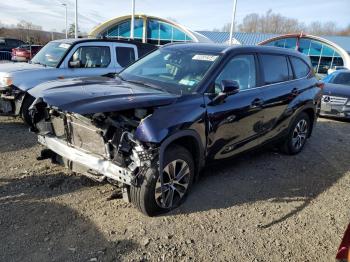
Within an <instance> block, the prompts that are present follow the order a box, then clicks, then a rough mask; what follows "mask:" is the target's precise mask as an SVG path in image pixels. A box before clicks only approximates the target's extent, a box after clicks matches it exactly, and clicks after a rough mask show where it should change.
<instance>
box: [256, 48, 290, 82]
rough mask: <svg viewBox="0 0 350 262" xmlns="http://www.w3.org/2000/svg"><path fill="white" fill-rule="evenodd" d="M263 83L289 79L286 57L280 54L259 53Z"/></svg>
mask: <svg viewBox="0 0 350 262" xmlns="http://www.w3.org/2000/svg"><path fill="white" fill-rule="evenodd" d="M260 59H261V63H262V66H263V70H264V79H265V84H266V85H268V84H273V83H279V82H284V81H288V80H289V72H288V64H287V58H286V57H285V56H282V55H261V56H260Z"/></svg>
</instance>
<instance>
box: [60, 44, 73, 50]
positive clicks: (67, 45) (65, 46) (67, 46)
mask: <svg viewBox="0 0 350 262" xmlns="http://www.w3.org/2000/svg"><path fill="white" fill-rule="evenodd" d="M58 47H60V48H64V49H67V48H69V47H70V45H69V44H60V45H59V46H58Z"/></svg>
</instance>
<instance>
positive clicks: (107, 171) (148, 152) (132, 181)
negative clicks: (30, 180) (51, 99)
mask: <svg viewBox="0 0 350 262" xmlns="http://www.w3.org/2000/svg"><path fill="white" fill-rule="evenodd" d="M30 112H31V116H32V119H33V126H32V131H34V132H36V133H37V134H38V140H39V142H40V143H41V144H43V145H44V146H46V147H47V148H48V149H44V150H43V151H42V153H41V157H40V158H39V159H48V158H51V159H52V161H53V162H56V163H60V164H64V165H65V166H67V167H68V168H69V169H70V170H72V171H74V172H77V173H81V174H84V175H87V176H88V177H90V178H93V179H94V180H97V181H103V180H105V179H107V180H108V181H109V182H112V183H118V184H122V185H137V184H138V179H139V178H141V177H142V174H143V173H144V172H146V171H147V169H148V168H149V167H150V166H151V163H152V162H153V161H157V158H158V147H157V145H154V144H150V143H141V142H139V141H137V140H136V139H135V138H134V133H135V130H136V129H137V128H138V126H139V125H140V123H141V122H142V121H143V120H144V119H145V118H146V117H148V116H150V115H151V114H152V110H151V109H130V110H125V111H121V112H112V113H95V114H90V115H84V116H83V115H80V114H75V113H66V112H62V111H60V110H59V109H57V108H52V107H47V105H46V104H45V103H44V102H43V101H42V100H40V99H37V100H36V101H35V102H34V103H33V105H32V107H31V109H30Z"/></svg>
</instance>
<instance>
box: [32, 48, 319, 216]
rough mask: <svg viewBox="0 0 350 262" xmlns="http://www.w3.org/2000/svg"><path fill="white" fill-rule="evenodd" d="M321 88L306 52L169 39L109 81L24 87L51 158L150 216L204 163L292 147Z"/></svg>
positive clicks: (307, 131) (176, 200) (169, 204)
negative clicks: (119, 192)
mask: <svg viewBox="0 0 350 262" xmlns="http://www.w3.org/2000/svg"><path fill="white" fill-rule="evenodd" d="M321 88H322V85H320V84H319V82H318V81H317V80H316V78H315V76H314V73H313V70H312V66H311V64H310V61H309V59H308V58H307V57H306V56H304V55H302V54H300V53H298V52H295V51H291V50H286V49H282V48H273V47H260V46H259V47H258V46H235V47H227V46H222V45H209V44H195V43H187V44H170V45H166V46H164V47H162V48H160V49H159V50H156V51H154V52H152V53H151V54H149V55H147V56H146V57H144V58H142V59H141V60H139V61H137V62H135V63H134V64H132V65H131V66H129V67H128V68H126V69H125V70H124V71H122V72H121V73H120V74H119V75H118V76H116V78H115V79H109V78H103V77H98V78H75V79H66V80H61V81H52V82H48V83H44V84H41V85H39V86H37V87H36V88H34V89H32V91H31V94H32V95H33V96H34V97H36V100H35V102H34V103H33V105H32V106H31V116H32V119H33V123H34V125H33V127H32V130H33V131H35V132H36V133H37V134H38V136H39V142H40V143H41V144H43V145H45V146H46V147H47V149H45V150H43V151H42V154H41V156H40V159H46V158H51V159H52V160H53V161H55V162H58V163H62V164H65V165H66V166H67V167H69V168H70V169H71V170H73V171H76V172H79V173H83V174H85V175H87V176H89V177H91V178H93V179H95V180H98V181H102V180H109V181H113V182H118V183H120V184H122V185H123V192H124V196H125V198H127V199H128V200H130V201H131V202H133V203H134V204H135V205H136V206H137V207H138V208H139V209H140V210H141V211H142V212H143V213H145V214H147V215H150V216H152V215H156V214H159V213H161V212H166V211H169V210H171V209H173V208H175V207H177V206H178V205H180V204H181V203H182V202H183V201H184V199H185V197H186V195H187V193H188V192H189V189H190V187H191V185H192V183H193V181H194V180H195V179H196V178H197V177H198V174H199V173H200V170H201V169H202V168H203V167H204V165H205V164H206V163H207V162H209V161H212V160H219V159H225V158H229V157H232V156H234V155H237V154H238V153H241V152H244V151H247V150H249V149H252V148H255V147H257V146H260V145H263V144H266V143H272V142H274V143H278V144H279V146H280V148H281V149H282V150H283V151H284V152H285V153H287V154H297V153H299V152H300V151H301V150H302V149H303V147H304V145H305V143H306V141H307V139H308V138H309V137H310V135H311V133H312V129H313V127H314V123H315V121H316V118H317V116H318V113H319V107H320V98H321V93H322V92H321V91H322V90H321Z"/></svg>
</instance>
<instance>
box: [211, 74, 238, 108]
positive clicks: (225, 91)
mask: <svg viewBox="0 0 350 262" xmlns="http://www.w3.org/2000/svg"><path fill="white" fill-rule="evenodd" d="M238 92H239V84H238V82H237V81H233V80H222V81H221V92H220V93H219V94H217V96H216V97H214V99H213V100H212V101H211V104H212V105H217V104H220V103H222V102H223V101H224V100H225V98H226V97H228V96H230V95H234V94H236V93H238Z"/></svg>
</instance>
